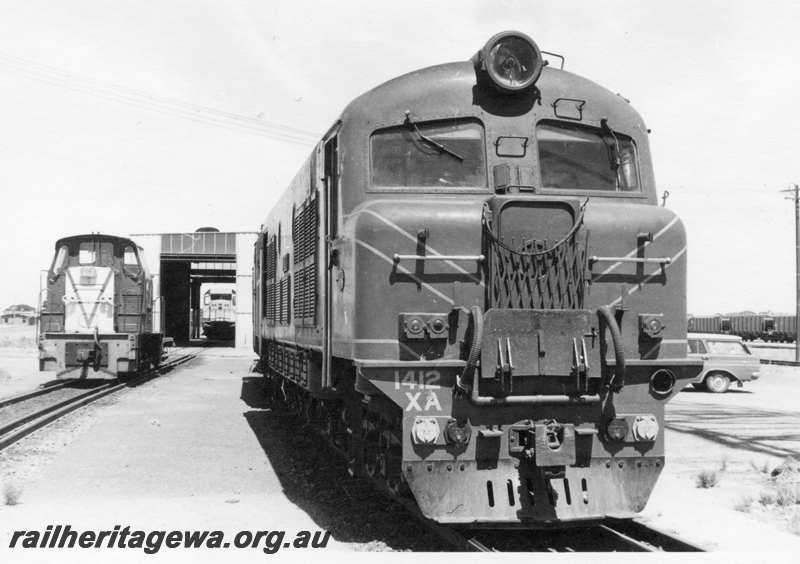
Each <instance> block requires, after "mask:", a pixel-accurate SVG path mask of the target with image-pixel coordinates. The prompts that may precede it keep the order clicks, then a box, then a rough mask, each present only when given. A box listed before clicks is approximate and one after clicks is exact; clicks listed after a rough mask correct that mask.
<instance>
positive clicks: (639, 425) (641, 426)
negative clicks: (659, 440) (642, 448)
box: [633, 415, 658, 441]
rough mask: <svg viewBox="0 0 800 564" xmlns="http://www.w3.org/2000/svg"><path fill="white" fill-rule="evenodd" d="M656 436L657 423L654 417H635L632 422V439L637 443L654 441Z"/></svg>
mask: <svg viewBox="0 0 800 564" xmlns="http://www.w3.org/2000/svg"><path fill="white" fill-rule="evenodd" d="M657 436H658V421H657V420H656V416H655V415H637V416H636V419H635V420H634V422H633V437H634V438H635V439H636V440H637V441H654V440H656V437H657Z"/></svg>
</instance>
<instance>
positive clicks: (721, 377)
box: [705, 372, 731, 394]
mask: <svg viewBox="0 0 800 564" xmlns="http://www.w3.org/2000/svg"><path fill="white" fill-rule="evenodd" d="M705 384H706V388H707V389H708V391H709V392H713V393H715V394H721V393H724V392H727V391H728V387H730V385H731V381H730V380H729V379H728V377H727V376H726V375H725V374H722V373H720V372H712V373H711V374H709V375H708V376H706V379H705Z"/></svg>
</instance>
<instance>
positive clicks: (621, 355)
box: [597, 306, 625, 390]
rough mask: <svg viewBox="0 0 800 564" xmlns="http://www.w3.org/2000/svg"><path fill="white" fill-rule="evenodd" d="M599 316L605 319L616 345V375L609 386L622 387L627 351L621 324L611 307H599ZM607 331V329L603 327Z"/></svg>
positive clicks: (616, 388)
mask: <svg viewBox="0 0 800 564" xmlns="http://www.w3.org/2000/svg"><path fill="white" fill-rule="evenodd" d="M597 316H598V317H599V318H600V319H602V320H603V321H605V326H606V327H608V329H609V330H610V331H611V343H612V344H613V346H614V359H615V360H616V363H615V365H614V377H613V378H612V380H611V382H609V387H611V388H612V389H614V390H620V389H622V386H624V385H625V351H624V350H622V334H621V333H620V332H619V325H618V324H617V320H616V319H615V318H614V314H613V313H611V308H609V307H608V306H602V307H600V308H598V309H597ZM603 332H605V329H603Z"/></svg>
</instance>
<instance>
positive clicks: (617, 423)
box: [606, 419, 628, 441]
mask: <svg viewBox="0 0 800 564" xmlns="http://www.w3.org/2000/svg"><path fill="white" fill-rule="evenodd" d="M606 434H607V435H608V438H609V439H611V440H612V441H622V440H625V437H626V436H627V435H628V422H627V421H625V420H624V419H612V420H611V421H609V422H608V425H607V426H606Z"/></svg>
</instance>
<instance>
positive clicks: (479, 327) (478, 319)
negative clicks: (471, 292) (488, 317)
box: [462, 306, 483, 382]
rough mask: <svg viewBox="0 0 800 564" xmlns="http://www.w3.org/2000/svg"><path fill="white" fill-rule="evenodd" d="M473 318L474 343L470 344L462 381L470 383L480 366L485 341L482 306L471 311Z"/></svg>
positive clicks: (472, 308) (473, 307) (474, 307)
mask: <svg viewBox="0 0 800 564" xmlns="http://www.w3.org/2000/svg"><path fill="white" fill-rule="evenodd" d="M469 312H470V314H471V316H472V342H471V343H470V344H469V354H468V355H467V366H466V367H465V368H464V373H463V375H462V380H463V381H464V382H469V381H470V380H471V379H472V373H473V372H474V371H475V367H476V366H477V365H478V357H480V355H481V342H482V341H483V312H482V311H481V308H480V306H472V307H471V308H470V309H469Z"/></svg>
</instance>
